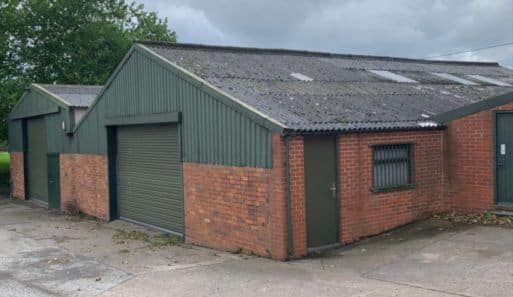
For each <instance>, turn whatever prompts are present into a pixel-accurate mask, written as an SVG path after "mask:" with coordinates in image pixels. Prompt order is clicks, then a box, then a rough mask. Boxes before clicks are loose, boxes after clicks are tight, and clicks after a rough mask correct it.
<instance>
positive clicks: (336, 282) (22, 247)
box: [0, 199, 513, 297]
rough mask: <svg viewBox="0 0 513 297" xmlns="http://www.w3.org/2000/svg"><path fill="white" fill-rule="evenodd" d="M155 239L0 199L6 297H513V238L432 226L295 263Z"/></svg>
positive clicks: (499, 232) (501, 231) (133, 229)
mask: <svg viewBox="0 0 513 297" xmlns="http://www.w3.org/2000/svg"><path fill="white" fill-rule="evenodd" d="M123 234H125V235H126V234H136V235H138V236H134V237H133V238H132V237H127V238H124V237H123V236H120V235H123ZM155 238H159V234H158V233H156V232H153V231H150V230H146V229H144V228H142V227H139V226H135V225H132V224H128V223H124V222H119V221H116V222H112V223H103V222H97V221H95V220H90V219H79V218H76V217H69V216H66V215H62V214H59V213H57V212H51V211H47V210H43V209H40V208H35V207H30V206H27V205H24V204H20V203H13V202H11V201H9V200H5V199H4V200H2V199H0V292H1V294H0V295H1V296H9V297H10V296H16V297H17V296H104V297H105V296H137V297H143V296H294V297H300V296H408V297H412V296H433V297H435V296H436V297H441V296H490V297H491V296H493V297H500V296H508V297H509V296H513V229H511V228H510V229H507V228H499V227H479V226H477V227H475V226H474V227H470V226H454V225H451V224H450V223H448V222H444V221H435V220H430V221H425V222H421V223H417V224H413V225H410V226H407V227H405V228H401V229H400V230H397V231H394V232H390V233H388V234H384V235H382V236H378V237H374V238H372V239H368V240H365V241H362V242H360V243H359V244H356V245H352V246H349V247H346V248H342V249H338V250H334V251H331V252H329V253H326V254H324V255H320V256H318V257H315V258H310V259H305V260H300V261H290V262H276V261H271V260H267V259H261V258H254V257H249V256H243V255H234V254H228V253H220V252H215V251H213V250H209V249H204V248H199V247H193V246H187V245H172V244H169V245H168V244H156V242H155V241H154V239H155Z"/></svg>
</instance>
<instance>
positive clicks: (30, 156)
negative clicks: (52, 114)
mask: <svg viewBox="0 0 513 297" xmlns="http://www.w3.org/2000/svg"><path fill="white" fill-rule="evenodd" d="M27 163H28V164H27V166H26V168H27V170H28V197H29V199H36V200H38V201H41V202H44V203H48V170H47V159H46V125H45V119H44V118H34V119H29V120H27Z"/></svg>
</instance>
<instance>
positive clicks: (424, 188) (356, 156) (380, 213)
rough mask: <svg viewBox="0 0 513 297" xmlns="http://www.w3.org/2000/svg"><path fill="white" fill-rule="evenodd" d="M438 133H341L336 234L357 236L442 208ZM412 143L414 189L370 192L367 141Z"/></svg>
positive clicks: (344, 238) (346, 238)
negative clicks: (338, 223) (339, 216)
mask: <svg viewBox="0 0 513 297" xmlns="http://www.w3.org/2000/svg"><path fill="white" fill-rule="evenodd" d="M442 139H443V132H442V131H418V132H414V131H412V132H395V133H364V134H347V135H341V136H340V138H339V173H340V174H339V179H340V180H339V187H340V191H339V195H340V215H341V218H340V238H341V241H342V242H344V243H350V242H353V241H355V240H358V239H359V238H361V237H364V236H369V235H374V234H378V233H381V232H383V231H385V230H388V229H391V228H394V227H397V226H400V225H403V224H406V223H408V222H411V221H413V220H417V219H421V218H424V217H426V216H428V215H430V214H432V213H434V212H438V211H441V210H443V205H444V203H443V173H442V164H443V143H442ZM403 142H404V143H406V142H408V143H409V142H411V143H415V145H414V180H415V188H413V189H403V190H392V191H387V192H381V193H374V192H372V191H371V190H370V189H371V187H372V172H373V164H372V148H371V147H370V145H372V144H388V143H403Z"/></svg>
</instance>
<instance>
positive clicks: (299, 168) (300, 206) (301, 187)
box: [289, 136, 307, 258]
mask: <svg viewBox="0 0 513 297" xmlns="http://www.w3.org/2000/svg"><path fill="white" fill-rule="evenodd" d="M289 168H290V196H291V199H290V200H291V211H292V234H293V244H294V248H293V257H295V258H300V257H304V256H305V255H306V253H307V241H306V208H305V205H306V201H305V172H304V171H305V164H304V141H303V137H299V136H296V137H291V138H290V140H289Z"/></svg>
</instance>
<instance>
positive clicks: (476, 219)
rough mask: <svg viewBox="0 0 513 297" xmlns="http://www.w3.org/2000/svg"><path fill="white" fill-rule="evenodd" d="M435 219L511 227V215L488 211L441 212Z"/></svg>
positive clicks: (512, 224)
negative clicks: (466, 212) (468, 212)
mask: <svg viewBox="0 0 513 297" xmlns="http://www.w3.org/2000/svg"><path fill="white" fill-rule="evenodd" d="M434 218H435V219H441V220H446V221H450V222H453V223H461V224H469V225H496V226H509V227H513V217H511V216H505V215H496V214H493V213H490V212H482V213H471V214H456V213H454V212H452V213H442V214H437V215H435V216H434Z"/></svg>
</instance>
